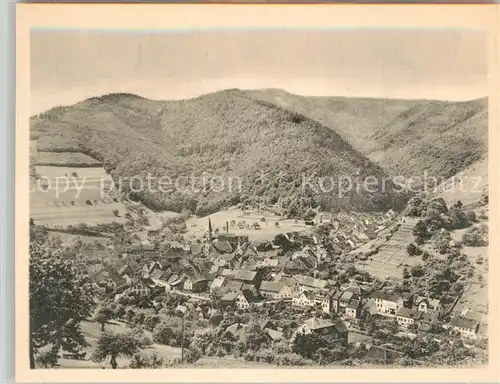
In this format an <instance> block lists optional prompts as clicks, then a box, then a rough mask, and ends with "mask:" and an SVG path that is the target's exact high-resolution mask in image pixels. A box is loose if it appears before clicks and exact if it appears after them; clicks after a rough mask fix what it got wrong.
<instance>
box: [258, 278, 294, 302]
mask: <svg viewBox="0 0 500 384" xmlns="http://www.w3.org/2000/svg"><path fill="white" fill-rule="evenodd" d="M260 294H261V295H262V296H263V297H265V298H267V299H274V300H277V299H287V298H291V297H292V295H293V291H292V289H291V288H290V287H289V286H288V285H286V284H284V283H280V282H274V281H263V282H262V283H261V284H260Z"/></svg>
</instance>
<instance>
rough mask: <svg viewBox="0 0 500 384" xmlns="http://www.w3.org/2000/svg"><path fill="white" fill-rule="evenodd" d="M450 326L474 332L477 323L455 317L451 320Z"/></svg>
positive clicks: (472, 320)
mask: <svg viewBox="0 0 500 384" xmlns="http://www.w3.org/2000/svg"><path fill="white" fill-rule="evenodd" d="M450 324H451V325H452V326H454V327H460V328H467V329H470V330H475V329H476V327H477V326H478V324H479V321H477V320H474V319H468V318H466V317H462V316H455V317H454V318H452V319H451V321H450Z"/></svg>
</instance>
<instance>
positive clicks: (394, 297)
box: [371, 291, 402, 302]
mask: <svg viewBox="0 0 500 384" xmlns="http://www.w3.org/2000/svg"><path fill="white" fill-rule="evenodd" d="M371 298H372V299H382V300H386V301H394V302H396V301H398V300H400V299H402V296H400V295H398V294H395V293H389V292H384V291H376V292H373V293H372V295H371Z"/></svg>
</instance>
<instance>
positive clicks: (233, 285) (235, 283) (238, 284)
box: [225, 281, 243, 292]
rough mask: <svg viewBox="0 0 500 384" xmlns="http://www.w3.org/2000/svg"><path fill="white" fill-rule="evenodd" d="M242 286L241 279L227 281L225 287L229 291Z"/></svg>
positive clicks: (236, 289) (237, 289)
mask: <svg viewBox="0 0 500 384" xmlns="http://www.w3.org/2000/svg"><path fill="white" fill-rule="evenodd" d="M242 286H243V283H242V282H241V281H229V282H228V283H227V284H226V287H225V288H226V289H228V290H230V291H235V292H238V291H239V290H240V289H241V287H242Z"/></svg>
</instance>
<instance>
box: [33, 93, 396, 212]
mask: <svg viewBox="0 0 500 384" xmlns="http://www.w3.org/2000/svg"><path fill="white" fill-rule="evenodd" d="M31 129H32V130H33V131H37V132H40V133H41V137H40V139H39V144H38V147H39V150H40V151H44V150H46V151H62V150H71V151H82V152H84V153H86V154H88V155H91V156H93V157H95V158H96V159H98V160H99V161H102V162H103V163H104V164H105V166H106V167H107V168H108V169H110V170H111V174H112V175H113V177H114V178H115V180H116V181H118V182H119V178H123V177H129V178H130V177H132V176H142V177H145V175H146V174H147V173H151V174H152V175H153V176H155V177H163V178H166V177H168V178H170V180H172V181H175V180H177V181H179V180H182V183H181V184H178V185H170V186H168V187H165V186H164V188H163V189H164V192H163V193H160V192H159V191H158V188H156V187H155V186H154V185H153V188H150V189H149V190H148V191H142V192H140V193H138V194H134V196H135V197H137V198H140V199H141V200H142V201H144V202H145V203H146V204H147V205H149V206H150V207H153V208H157V209H166V210H174V211H180V210H181V209H183V208H186V207H187V208H190V209H191V210H192V211H196V213H198V214H201V215H203V214H206V213H210V212H214V211H217V210H219V209H220V208H222V207H224V206H228V205H233V204H234V203H237V202H244V203H249V204H255V203H258V202H261V201H264V202H266V203H271V204H273V203H276V202H278V201H279V202H281V203H283V205H284V206H285V207H286V208H287V209H289V211H290V212H291V213H292V214H293V213H297V212H299V211H300V210H301V208H302V207H304V209H305V208H307V207H309V206H313V207H314V206H318V207H319V208H321V209H332V210H341V209H359V210H379V209H388V208H396V209H398V208H399V207H401V204H402V201H401V200H404V197H403V196H398V198H395V196H394V194H393V193H392V192H391V186H390V185H388V186H387V188H386V191H381V190H380V188H374V190H377V191H376V192H373V193H368V192H365V191H363V190H360V191H356V188H352V189H351V191H349V193H344V194H343V195H342V196H339V194H338V193H337V192H338V185H337V186H336V188H334V187H332V186H331V184H330V183H329V180H327V181H326V183H325V184H323V185H324V186H325V187H326V188H324V189H323V192H321V191H318V192H316V191H313V189H315V188H314V187H313V188H310V187H307V186H306V187H304V183H303V180H304V179H303V178H306V179H308V180H313V181H316V180H317V178H313V179H309V178H310V177H312V176H315V177H319V176H324V177H331V178H332V180H333V181H334V182H335V183H338V180H339V177H347V176H349V177H350V176H356V175H357V177H358V178H359V179H360V180H363V179H364V178H366V177H367V176H375V177H376V178H377V180H379V181H380V182H384V181H383V177H384V171H383V170H382V169H381V168H380V167H378V166H376V165H375V164H373V163H372V162H370V161H369V160H367V159H366V158H365V157H363V156H362V155H361V154H360V153H359V152H357V151H356V150H354V149H353V148H352V147H351V146H350V145H349V144H348V143H347V142H346V141H345V140H344V139H342V138H341V136H339V135H338V134H337V133H335V132H333V131H332V130H331V129H328V128H327V127H325V126H323V125H321V124H320V123H318V122H317V121H314V120H311V119H309V118H307V117H305V116H303V115H301V114H298V113H295V112H290V111H287V110H285V109H283V108H281V107H279V106H276V105H274V104H271V103H267V102H263V101H260V100H255V99H253V98H250V97H248V96H247V95H246V94H244V93H243V92H240V91H238V90H227V91H221V92H216V93H213V94H209V95H205V96H201V97H198V98H195V99H190V100H181V101H152V100H147V99H144V98H141V97H138V96H134V95H128V94H112V95H107V96H103V97H99V98H92V99H89V100H85V101H83V102H80V103H77V104H75V105H74V106H71V107H62V108H57V109H53V110H50V111H48V112H47V113H44V114H41V115H39V116H36V117H34V118H32V121H31ZM203 175H205V176H206V177H208V184H206V181H207V178H205V184H204V185H202V184H203V180H202V176H203ZM215 177H222V179H220V178H215ZM230 177H233V181H231V180H230V179H229V178H230ZM211 180H212V182H211ZM221 180H222V181H221ZM234 180H236V181H234ZM240 181H241V188H239V182H240ZM221 183H224V185H223V186H222V185H221ZM314 185H315V186H317V184H314ZM316 189H317V187H316ZM166 190H168V191H166ZM399 197H400V198H399Z"/></svg>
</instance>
